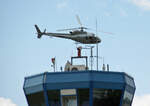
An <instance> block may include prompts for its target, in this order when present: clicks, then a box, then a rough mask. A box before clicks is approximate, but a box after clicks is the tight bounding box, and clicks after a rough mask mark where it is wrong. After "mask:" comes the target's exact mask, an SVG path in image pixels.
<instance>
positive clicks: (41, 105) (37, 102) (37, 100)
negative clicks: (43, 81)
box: [27, 92, 46, 106]
mask: <svg viewBox="0 0 150 106" xmlns="http://www.w3.org/2000/svg"><path fill="white" fill-rule="evenodd" d="M27 101H28V104H29V106H46V105H45V99H44V92H38V93H34V94H29V95H27Z"/></svg>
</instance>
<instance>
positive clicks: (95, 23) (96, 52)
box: [95, 18, 98, 71]
mask: <svg viewBox="0 0 150 106" xmlns="http://www.w3.org/2000/svg"><path fill="white" fill-rule="evenodd" d="M95 25H96V26H95V27H96V33H95V34H96V36H97V18H96V23H95ZM96 57H97V58H96V61H97V62H96V63H97V65H96V67H97V71H98V43H97V44H96Z"/></svg>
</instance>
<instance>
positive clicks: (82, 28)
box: [57, 15, 89, 32]
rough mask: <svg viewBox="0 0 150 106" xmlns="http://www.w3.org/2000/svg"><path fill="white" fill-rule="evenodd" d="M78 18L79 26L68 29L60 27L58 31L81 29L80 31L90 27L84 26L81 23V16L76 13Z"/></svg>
mask: <svg viewBox="0 0 150 106" xmlns="http://www.w3.org/2000/svg"><path fill="white" fill-rule="evenodd" d="M76 19H77V22H78V24H79V25H80V27H77V28H68V29H59V30H57V31H70V30H71V31H74V30H80V31H82V32H83V31H84V29H86V30H87V29H89V28H87V27H83V25H82V23H81V21H80V18H79V16H78V15H76Z"/></svg>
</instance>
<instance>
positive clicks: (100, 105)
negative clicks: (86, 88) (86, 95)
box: [93, 89, 122, 106]
mask: <svg viewBox="0 0 150 106" xmlns="http://www.w3.org/2000/svg"><path fill="white" fill-rule="evenodd" d="M121 94H122V92H121V90H110V89H93V106H119V105H120V99H121Z"/></svg>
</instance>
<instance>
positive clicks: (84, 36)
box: [35, 16, 101, 44]
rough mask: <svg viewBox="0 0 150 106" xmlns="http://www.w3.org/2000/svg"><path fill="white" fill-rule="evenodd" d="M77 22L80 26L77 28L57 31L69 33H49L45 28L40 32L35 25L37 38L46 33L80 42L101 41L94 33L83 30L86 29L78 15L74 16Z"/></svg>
mask: <svg viewBox="0 0 150 106" xmlns="http://www.w3.org/2000/svg"><path fill="white" fill-rule="evenodd" d="M76 18H77V21H78V23H79V24H80V27H78V28H70V29H61V30H57V31H66V30H69V31H70V32H69V33H51V32H46V29H45V30H44V31H43V32H41V31H40V29H39V27H38V26H37V25H35V28H36V31H37V38H41V37H42V35H47V36H51V37H59V38H65V39H71V40H73V41H76V42H79V43H82V44H97V43H100V42H101V39H100V38H99V37H98V36H95V34H94V33H89V32H86V31H84V29H88V28H86V27H83V26H82V24H81V22H80V19H79V17H78V16H76Z"/></svg>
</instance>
